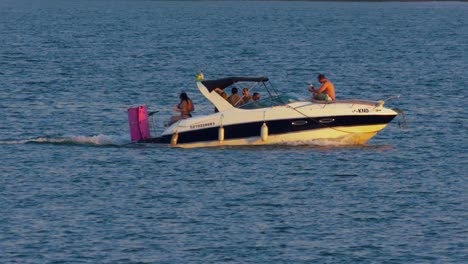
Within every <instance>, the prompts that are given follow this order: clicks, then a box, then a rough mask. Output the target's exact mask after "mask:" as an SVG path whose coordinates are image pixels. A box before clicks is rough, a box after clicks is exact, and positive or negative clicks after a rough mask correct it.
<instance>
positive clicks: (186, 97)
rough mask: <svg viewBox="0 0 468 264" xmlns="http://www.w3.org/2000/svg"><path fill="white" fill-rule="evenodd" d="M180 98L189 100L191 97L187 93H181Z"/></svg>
mask: <svg viewBox="0 0 468 264" xmlns="http://www.w3.org/2000/svg"><path fill="white" fill-rule="evenodd" d="M179 98H180V100H181V101H188V99H189V98H188V96H187V94H186V93H180V96H179Z"/></svg>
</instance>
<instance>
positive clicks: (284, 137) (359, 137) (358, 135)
mask: <svg viewBox="0 0 468 264" xmlns="http://www.w3.org/2000/svg"><path fill="white" fill-rule="evenodd" d="M386 126H387V124H383V125H368V126H353V127H331V128H322V129H314V130H308V131H301V132H291V133H287V134H281V135H269V136H268V140H266V141H263V140H262V138H261V136H260V131H259V133H258V137H250V138H242V139H225V140H223V141H218V140H216V141H204V142H194V143H185V144H177V145H174V147H180V148H200V147H219V146H246V145H281V144H293V145H337V146H347V145H363V144H365V143H366V142H367V141H369V140H370V139H371V138H372V137H374V136H375V135H376V134H377V133H378V132H379V131H381V130H382V129H384V128H385V127H386ZM225 136H227V137H228V136H229V135H225Z"/></svg>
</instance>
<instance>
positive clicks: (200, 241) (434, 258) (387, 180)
mask: <svg viewBox="0 0 468 264" xmlns="http://www.w3.org/2000/svg"><path fill="white" fill-rule="evenodd" d="M0 33H1V35H0V108H1V110H2V119H1V121H0V262H2V263H323V262H326V263H405V262H406V263H462V262H466V260H467V257H468V252H467V244H468V242H467V237H468V221H467V219H468V209H467V190H468V186H467V172H466V171H467V169H468V166H467V165H468V155H467V152H466V149H467V147H468V144H467V143H468V139H467V114H468V113H467V112H468V111H467V107H466V104H465V103H466V100H467V95H468V93H467V90H466V89H467V88H468V75H467V72H468V44H467V43H468V4H466V3H461V2H445V3H444V2H420V3H397V2H395V3H335V2H334V3H326V2H234V1H233V2H216V1H213V2H209V1H202V2H186V1H180V2H170V1H168V2H159V1H52V0H50V1H14V0H3V1H1V2H0ZM200 69H203V70H204V73H205V77H206V78H207V79H214V78H222V77H227V76H232V75H237V76H243V75H248V76H268V77H269V78H270V80H271V81H272V83H273V84H274V86H275V88H277V89H278V90H281V91H282V92H287V93H295V94H297V95H300V96H303V97H307V96H309V95H310V94H309V93H308V92H307V87H308V85H309V84H310V83H311V82H315V84H316V85H317V84H318V83H317V82H316V80H315V76H316V75H317V73H325V74H326V75H327V76H328V77H329V79H331V80H332V82H334V84H335V87H336V89H337V97H338V98H339V99H351V98H360V99H371V100H379V99H385V98H388V97H391V96H394V95H401V98H400V99H397V100H391V101H388V102H387V103H386V105H387V106H389V107H394V108H399V109H401V110H403V111H404V112H405V114H406V119H407V127H405V126H404V119H403V118H402V117H397V118H396V119H395V120H394V121H393V122H392V123H391V124H390V125H389V126H388V127H387V128H386V129H385V130H383V131H382V132H381V133H380V134H378V135H377V136H376V137H375V138H373V139H372V140H371V141H370V142H369V143H368V144H367V145H365V146H362V147H334V146H327V145H321V146H317V145H315V146H314V145H303V146H268V147H229V148H202V149H177V148H169V147H161V146H155V145H126V144H127V143H128V142H129V141H130V137H129V135H128V134H129V132H128V130H129V129H128V121H127V112H126V110H127V108H128V107H130V106H136V105H140V104H148V105H149V108H150V110H159V111H160V113H159V115H158V117H157V120H158V124H159V126H160V127H161V124H162V123H163V122H165V121H166V120H167V119H168V118H169V117H170V116H171V114H172V113H171V110H170V109H171V108H172V107H173V106H174V105H175V104H176V103H177V102H178V94H179V93H180V92H181V91H186V92H187V93H188V94H189V96H191V97H192V99H193V100H194V103H195V105H196V107H197V111H196V112H195V114H205V113H209V112H211V111H212V106H211V105H210V104H209V103H208V102H207V101H206V100H204V98H203V97H202V95H201V94H199V93H198V92H197V89H196V85H195V82H194V79H195V76H196V74H197V73H198V71H199V70H200ZM158 130H160V128H158Z"/></svg>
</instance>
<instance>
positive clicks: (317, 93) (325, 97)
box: [309, 74, 335, 102]
mask: <svg viewBox="0 0 468 264" xmlns="http://www.w3.org/2000/svg"><path fill="white" fill-rule="evenodd" d="M317 79H318V81H319V82H320V83H321V84H322V87H320V88H319V89H318V90H315V88H314V85H313V84H311V85H310V87H309V91H310V92H312V94H313V96H312V99H315V100H320V101H325V102H331V101H335V86H334V85H333V83H332V82H330V81H329V80H328V79H327V78H326V77H325V75H323V74H319V75H318V76H317Z"/></svg>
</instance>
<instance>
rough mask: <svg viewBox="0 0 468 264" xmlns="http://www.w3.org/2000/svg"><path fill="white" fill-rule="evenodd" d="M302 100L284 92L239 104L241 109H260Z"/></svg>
mask: <svg viewBox="0 0 468 264" xmlns="http://www.w3.org/2000/svg"><path fill="white" fill-rule="evenodd" d="M297 101H301V99H299V98H298V97H296V96H294V95H291V94H282V95H277V96H271V97H267V98H262V99H260V100H258V101H251V102H249V103H247V104H244V105H242V106H239V108H241V109H258V108H265V107H272V106H279V105H285V104H289V103H293V102H297Z"/></svg>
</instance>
